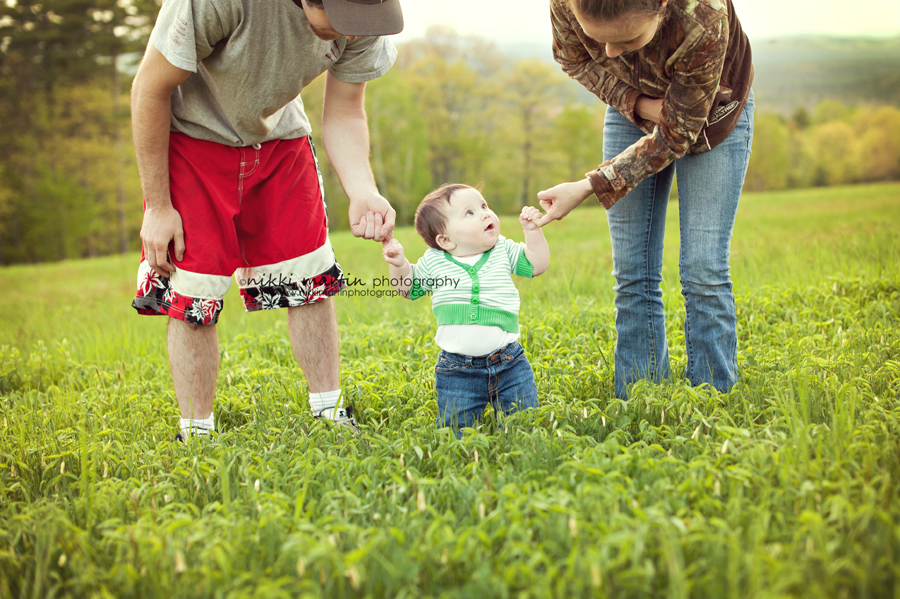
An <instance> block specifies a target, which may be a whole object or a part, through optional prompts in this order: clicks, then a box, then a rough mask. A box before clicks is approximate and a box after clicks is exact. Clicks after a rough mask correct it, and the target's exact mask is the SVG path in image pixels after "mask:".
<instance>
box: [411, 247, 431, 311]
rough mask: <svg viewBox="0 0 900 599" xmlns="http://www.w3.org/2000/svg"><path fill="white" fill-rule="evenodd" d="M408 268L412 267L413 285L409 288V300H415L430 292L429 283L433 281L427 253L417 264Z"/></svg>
mask: <svg viewBox="0 0 900 599" xmlns="http://www.w3.org/2000/svg"><path fill="white" fill-rule="evenodd" d="M410 266H412V279H413V283H412V287H410V288H409V299H411V300H417V299H419V298H420V297H422V296H423V295H427V293H428V292H429V291H431V288H432V285H431V283H432V281H434V277H433V276H432V275H431V269H430V268H429V260H428V252H426V253H425V255H424V256H422V257H421V258H419V261H418V262H416V263H415V264H411V265H410Z"/></svg>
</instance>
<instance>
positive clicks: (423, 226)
mask: <svg viewBox="0 0 900 599" xmlns="http://www.w3.org/2000/svg"><path fill="white" fill-rule="evenodd" d="M461 189H474V190H476V191H478V188H476V187H472V186H471V185H465V184H463V183H444V184H443V185H441V186H440V187H438V188H437V189H435V190H434V191H432V192H431V193H429V194H428V195H427V196H425V198H424V199H423V200H422V202H421V203H420V204H419V207H418V208H416V219H415V224H416V231H417V232H418V233H419V235H421V236H422V239H424V240H425V243H427V244H428V246H429V247H433V248H434V249H436V250H440V249H443V248H441V246H439V245H438V243H437V236H438V235H440V234H441V233H443V232H444V229H445V228H446V227H447V217H446V216H445V215H444V206H448V205H450V196H452V195H453V194H454V193H455V192H457V191H459V190H461Z"/></svg>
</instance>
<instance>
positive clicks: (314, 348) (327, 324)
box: [288, 297, 341, 393]
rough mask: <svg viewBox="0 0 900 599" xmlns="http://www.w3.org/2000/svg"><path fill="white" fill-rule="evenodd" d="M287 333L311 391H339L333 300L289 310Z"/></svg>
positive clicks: (336, 327) (337, 342)
mask: <svg viewBox="0 0 900 599" xmlns="http://www.w3.org/2000/svg"><path fill="white" fill-rule="evenodd" d="M288 330H289V331H290V333H291V345H292V346H293V348H294V357H295V358H297V362H298V363H299V364H300V368H301V370H303V374H304V375H305V376H306V384H307V386H308V387H309V392H310V393H322V392H325V391H333V390H335V389H339V388H340V379H341V376H340V375H341V357H340V353H339V345H340V343H339V336H338V326H337V310H336V309H335V306H334V298H332V297H329V298H327V299H324V300H322V301H320V302H316V303H314V304H308V305H306V306H297V307H296V308H288Z"/></svg>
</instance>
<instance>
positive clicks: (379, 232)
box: [350, 194, 397, 241]
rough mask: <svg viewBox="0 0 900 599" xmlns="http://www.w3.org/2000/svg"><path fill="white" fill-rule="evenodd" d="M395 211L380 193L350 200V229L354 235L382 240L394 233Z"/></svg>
mask: <svg viewBox="0 0 900 599" xmlns="http://www.w3.org/2000/svg"><path fill="white" fill-rule="evenodd" d="M396 216H397V213H396V212H395V211H394V209H393V208H391V204H390V203H389V202H388V201H387V200H386V199H384V198H383V197H382V196H380V195H377V194H376V195H371V196H369V197H368V198H366V199H365V200H357V201H353V200H351V201H350V230H351V231H352V232H353V235H354V236H355V237H362V238H363V239H374V240H375V241H384V240H388V239H390V238H391V236H392V235H393V234H394V220H395V218H396Z"/></svg>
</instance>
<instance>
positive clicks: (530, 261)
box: [384, 184, 550, 435]
mask: <svg viewBox="0 0 900 599" xmlns="http://www.w3.org/2000/svg"><path fill="white" fill-rule="evenodd" d="M540 218H541V212H540V210H538V209H537V208H532V207H530V206H526V207H525V208H523V209H522V213H521V215H520V216H519V222H520V223H521V224H522V228H523V229H524V230H525V243H514V242H512V241H509V240H508V239H506V238H505V237H502V236H501V235H500V220H499V219H498V218H497V215H496V214H494V212H493V211H492V210H491V209H490V208H488V205H487V202H485V200H484V198H483V197H482V196H481V193H479V191H478V190H477V189H475V188H473V187H470V186H468V185H460V184H447V185H443V186H441V187H440V188H438V189H436V190H435V191H433V192H431V193H430V194H428V195H427V196H425V199H424V200H422V203H421V204H419V208H418V209H417V210H416V219H415V223H416V231H418V233H419V235H421V236H422V238H423V239H424V240H425V243H427V244H428V245H429V246H430V248H431V249H429V250H427V251H426V252H425V255H424V256H422V258H421V259H420V260H419V261H418V262H417V263H416V264H415V265H412V264H410V263H409V261H408V260H407V259H406V258H405V257H404V255H403V246H401V245H400V243H399V242H398V241H397V240H396V239H391V240H389V241H385V242H384V259H385V260H386V261H387V263H388V264H389V265H390V272H391V279H392V280H393V281H392V282H393V283H394V284H395V285H394V286H395V288H396V289H397V291H398V292H399V293H400V294H401V295H403V296H404V297H408V298H410V299H418V298H420V297H422V296H423V295H425V294H426V292H428V291H430V292H431V303H432V310H433V312H434V316H435V318H436V319H437V322H438V329H437V335H435V342H436V343H437V344H438V346H439V347H440V348H441V350H442V351H441V354H440V357H439V358H438V362H437V365H436V366H435V368H434V372H435V375H436V382H435V388H436V389H437V405H438V419H437V425H438V426H450V427H454V428H455V429H456V431H457V435H459V431H460V430H461V429H462V428H464V427H467V426H473V425H474V424H475V423H476V422H477V421H479V420H480V419H481V414H482V412H483V411H484V409H485V408H486V407H487V404H488V402H491V403H492V404H493V406H494V410H495V411H497V413H498V415H499V414H508V413H510V412H513V411H515V410H516V409H520V410H523V409H527V408H532V407H536V406H537V405H538V401H537V388H536V387H535V384H534V372H533V371H532V369H531V364H529V363H528V359H527V358H526V357H525V352H524V350H523V349H522V346H521V345H519V342H518V339H519V292H518V290H517V289H516V287H515V285H514V284H513V281H512V277H511V274H512V273H515V274H517V275H519V276H522V277H536V276H538V275H540V274H542V273H543V272H544V271H546V270H547V266H549V264H550V250H549V248H548V247H547V240H546V239H544V234H543V232H542V231H541V229H540V227H539V226H538V225H537V224H536V223H537V222H538V221H539V220H540Z"/></svg>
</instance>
